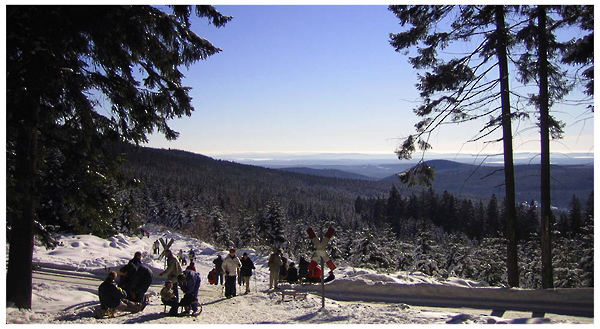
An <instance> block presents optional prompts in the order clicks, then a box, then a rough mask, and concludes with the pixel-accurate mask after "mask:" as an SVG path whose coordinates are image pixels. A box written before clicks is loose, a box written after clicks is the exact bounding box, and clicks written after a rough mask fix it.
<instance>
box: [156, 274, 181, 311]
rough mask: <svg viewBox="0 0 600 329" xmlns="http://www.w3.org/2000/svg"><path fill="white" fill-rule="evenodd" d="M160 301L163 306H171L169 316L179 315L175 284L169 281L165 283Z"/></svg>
mask: <svg viewBox="0 0 600 329" xmlns="http://www.w3.org/2000/svg"><path fill="white" fill-rule="evenodd" d="M160 300H161V301H162V303H163V304H165V305H168V306H171V309H170V310H169V315H177V309H178V308H179V303H178V301H177V296H175V292H173V282H171V281H169V280H167V281H165V286H164V287H163V288H162V290H161V291H160Z"/></svg>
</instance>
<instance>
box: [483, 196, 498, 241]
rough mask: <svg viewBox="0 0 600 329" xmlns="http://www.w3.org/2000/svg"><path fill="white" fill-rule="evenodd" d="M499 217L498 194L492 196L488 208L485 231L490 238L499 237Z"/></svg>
mask: <svg viewBox="0 0 600 329" xmlns="http://www.w3.org/2000/svg"><path fill="white" fill-rule="evenodd" d="M498 217H499V216H498V200H497V199H496V194H492V197H491V198H490V201H489V202H488V205H487V208H486V225H485V231H486V233H487V236H488V237H490V236H498V231H499V230H500V223H499V221H498Z"/></svg>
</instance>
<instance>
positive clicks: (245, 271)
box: [240, 253, 255, 295]
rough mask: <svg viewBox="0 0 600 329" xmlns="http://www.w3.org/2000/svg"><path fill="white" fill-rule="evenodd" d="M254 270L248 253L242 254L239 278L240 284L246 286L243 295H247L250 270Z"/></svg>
mask: <svg viewBox="0 0 600 329" xmlns="http://www.w3.org/2000/svg"><path fill="white" fill-rule="evenodd" d="M253 269H255V267H254V263H253V262H252V259H250V257H248V253H244V255H243V256H242V268H241V269H240V276H241V277H242V282H243V284H244V285H246V292H245V293H244V295H247V294H248V293H249V292H250V277H251V276H252V270H253Z"/></svg>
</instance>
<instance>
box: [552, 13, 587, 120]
mask: <svg viewBox="0 0 600 329" xmlns="http://www.w3.org/2000/svg"><path fill="white" fill-rule="evenodd" d="M560 14H561V16H562V19H563V20H564V21H565V23H566V24H569V25H571V26H572V25H577V26H578V27H579V29H580V30H581V31H584V32H588V33H587V34H585V35H583V36H581V37H580V38H578V39H572V40H569V43H568V44H567V47H565V53H564V56H563V58H562V62H563V63H566V64H570V65H576V66H579V67H580V68H581V69H582V70H583V72H582V74H581V75H582V77H583V79H582V82H583V83H585V92H586V93H587V94H588V95H589V96H593V95H594V6H590V5H587V6H562V7H561V8H560ZM592 109H593V107H592Z"/></svg>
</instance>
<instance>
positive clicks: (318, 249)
mask: <svg viewBox="0 0 600 329" xmlns="http://www.w3.org/2000/svg"><path fill="white" fill-rule="evenodd" d="M306 232H307V233H308V237H309V238H310V240H311V241H312V243H313V245H314V246H315V253H314V254H313V256H312V259H311V260H312V261H313V262H317V261H320V262H321V308H322V309H324V308H325V282H324V281H323V278H324V273H325V271H324V267H325V266H324V264H327V267H329V269H331V270H332V271H333V270H334V269H335V264H333V261H332V260H331V258H330V257H329V255H327V250H326V248H327V243H328V242H329V240H331V237H332V236H333V234H334V233H335V230H334V229H333V227H329V229H328V230H327V232H325V235H324V236H323V237H322V238H319V237H317V235H316V234H315V231H314V230H313V229H312V227H309V228H308V229H307V230H306Z"/></svg>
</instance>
